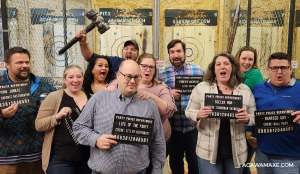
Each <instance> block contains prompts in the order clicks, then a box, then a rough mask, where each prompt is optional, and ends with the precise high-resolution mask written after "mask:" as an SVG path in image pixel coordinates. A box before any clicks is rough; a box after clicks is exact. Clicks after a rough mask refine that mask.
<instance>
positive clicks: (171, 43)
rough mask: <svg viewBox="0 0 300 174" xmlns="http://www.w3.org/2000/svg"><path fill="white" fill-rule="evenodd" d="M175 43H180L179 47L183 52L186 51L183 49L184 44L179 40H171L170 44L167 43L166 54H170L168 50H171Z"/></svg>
mask: <svg viewBox="0 0 300 174" xmlns="http://www.w3.org/2000/svg"><path fill="white" fill-rule="evenodd" d="M177 43H181V46H182V49H183V51H186V49H185V43H184V42H182V41H181V40H179V39H174V40H171V42H169V44H168V46H167V48H168V54H170V52H169V50H170V49H171V48H173V47H174V45H175V44H177Z"/></svg>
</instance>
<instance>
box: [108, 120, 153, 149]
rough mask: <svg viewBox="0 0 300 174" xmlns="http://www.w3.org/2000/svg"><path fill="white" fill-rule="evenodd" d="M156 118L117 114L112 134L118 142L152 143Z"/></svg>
mask: <svg viewBox="0 0 300 174" xmlns="http://www.w3.org/2000/svg"><path fill="white" fill-rule="evenodd" d="M153 127H154V119H151V118H143V117H135V116H129V115H122V114H115V120H114V126H113V131H112V135H115V136H116V137H117V141H118V142H123V143H128V144H140V145H151V138H152V132H153Z"/></svg>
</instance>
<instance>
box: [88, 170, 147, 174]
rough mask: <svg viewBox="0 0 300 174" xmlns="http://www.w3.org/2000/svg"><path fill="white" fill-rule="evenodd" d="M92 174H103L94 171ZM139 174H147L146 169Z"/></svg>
mask: <svg viewBox="0 0 300 174" xmlns="http://www.w3.org/2000/svg"><path fill="white" fill-rule="evenodd" d="M92 174H101V173H99V172H95V171H93V172H92ZM137 174H146V169H144V170H142V171H140V172H139V173H137Z"/></svg>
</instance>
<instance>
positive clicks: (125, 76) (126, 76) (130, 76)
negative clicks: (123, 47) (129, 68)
mask: <svg viewBox="0 0 300 174" xmlns="http://www.w3.org/2000/svg"><path fill="white" fill-rule="evenodd" d="M119 73H121V74H122V75H123V76H124V79H125V80H126V81H128V82H129V81H130V80H131V79H132V78H133V79H134V81H135V82H139V81H140V80H141V78H142V75H139V77H136V76H135V77H133V76H132V75H128V74H123V73H122V72H121V71H119ZM128 76H129V77H128ZM126 78H130V79H129V80H128V79H126ZM136 78H138V81H137V79H136Z"/></svg>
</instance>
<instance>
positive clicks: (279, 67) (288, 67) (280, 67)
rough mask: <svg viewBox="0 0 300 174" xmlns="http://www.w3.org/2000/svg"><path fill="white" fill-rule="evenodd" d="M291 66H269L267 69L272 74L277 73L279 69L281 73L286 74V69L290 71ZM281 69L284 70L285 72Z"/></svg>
mask: <svg viewBox="0 0 300 174" xmlns="http://www.w3.org/2000/svg"><path fill="white" fill-rule="evenodd" d="M290 67H291V66H269V67H268V68H270V69H271V71H272V72H277V71H278V70H279V69H281V71H282V72H286V71H288V69H290ZM273 68H277V70H274V69H273ZM282 68H286V69H285V70H284V69H282Z"/></svg>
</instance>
